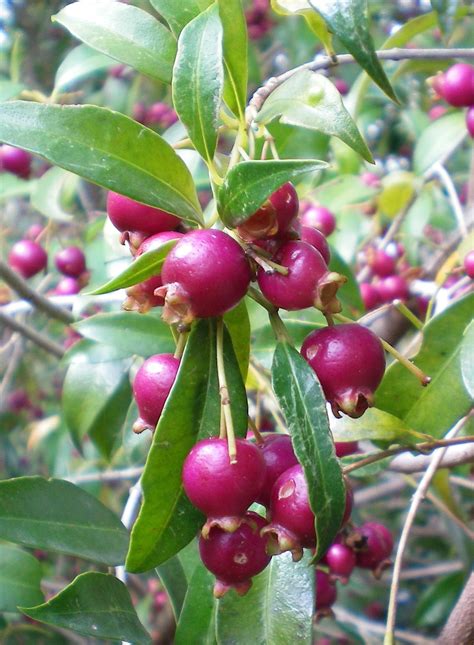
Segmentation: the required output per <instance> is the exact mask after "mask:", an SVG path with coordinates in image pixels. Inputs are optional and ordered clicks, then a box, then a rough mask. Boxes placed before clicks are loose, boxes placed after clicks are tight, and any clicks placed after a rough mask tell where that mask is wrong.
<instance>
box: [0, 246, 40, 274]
mask: <svg viewBox="0 0 474 645" xmlns="http://www.w3.org/2000/svg"><path fill="white" fill-rule="evenodd" d="M8 263H9V265H10V266H11V268H12V269H15V271H18V273H19V274H20V275H22V276H23V277H24V278H32V277H33V276H34V275H36V274H37V273H39V272H40V271H43V270H44V269H46V265H47V264H48V255H47V253H46V251H45V250H44V249H43V247H42V246H41V245H40V244H38V243H37V242H33V240H20V241H19V242H16V243H15V244H14V245H13V246H12V248H11V249H10V253H9V254H8Z"/></svg>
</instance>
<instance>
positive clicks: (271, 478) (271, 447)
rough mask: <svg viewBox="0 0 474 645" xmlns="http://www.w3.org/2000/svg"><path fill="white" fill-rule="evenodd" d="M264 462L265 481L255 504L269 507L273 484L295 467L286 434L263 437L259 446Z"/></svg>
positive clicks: (288, 438)
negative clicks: (262, 441)
mask: <svg viewBox="0 0 474 645" xmlns="http://www.w3.org/2000/svg"><path fill="white" fill-rule="evenodd" d="M259 448H260V450H261V452H262V456H263V459H264V461H265V467H266V468H265V481H264V483H263V486H262V490H261V491H260V494H259V496H258V497H257V502H259V504H263V505H264V506H269V504H270V496H271V492H272V488H273V484H274V483H275V482H276V480H277V479H278V477H279V476H280V475H281V474H282V473H284V472H285V471H286V470H288V468H291V466H296V464H297V463H298V460H297V459H296V456H295V453H294V450H293V446H292V443H291V438H290V437H289V435H286V434H277V433H272V434H268V435H265V440H264V443H263V445H261V446H259Z"/></svg>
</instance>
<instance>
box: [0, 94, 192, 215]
mask: <svg viewBox="0 0 474 645" xmlns="http://www.w3.org/2000/svg"><path fill="white" fill-rule="evenodd" d="M0 141H4V142H5V143H9V144H11V145H14V146H18V147H20V148H24V149H25V150H29V151H30V152H33V153H35V154H38V155H40V156H42V157H44V158H45V159H47V160H48V161H50V162H51V163H53V164H55V165H57V166H60V167H61V168H64V169H66V170H70V171H71V172H74V173H76V174H77V175H80V176H81V177H84V178H85V179H88V180H90V181H92V182H93V183H96V184H99V185H100V186H104V187H105V188H108V189H110V190H114V191H116V192H120V193H121V194H123V195H126V196H127V197H131V198H132V199H136V200H138V201H141V202H143V203H146V204H150V205H151V206H155V207H157V208H162V209H163V210H165V211H167V212H170V213H173V214H175V215H176V216H177V217H181V218H183V219H187V220H189V221H192V222H200V221H201V207H200V206H199V202H198V199H197V195H196V190H195V187H194V182H193V179H192V177H191V174H190V172H189V170H188V169H187V167H186V166H185V164H184V162H183V161H182V160H181V159H180V157H179V156H178V155H177V154H176V152H175V151H174V150H173V148H172V147H171V146H170V145H169V144H168V143H166V141H165V140H164V139H162V138H161V137H160V136H159V135H158V134H156V133H155V132H153V131H152V130H149V129H148V128H145V127H144V126H142V125H140V124H139V123H136V122H135V121H133V120H132V119H130V118H129V117H126V116H124V115H123V114H119V113H118V112H113V111H112V110H109V109H107V108H101V107H95V106H92V105H68V106H64V105H61V106H60V105H47V104H41V103H33V102H28V101H7V102H6V103H1V104H0Z"/></svg>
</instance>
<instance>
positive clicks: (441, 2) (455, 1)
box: [431, 0, 459, 36]
mask: <svg viewBox="0 0 474 645" xmlns="http://www.w3.org/2000/svg"><path fill="white" fill-rule="evenodd" d="M458 5H459V0H431V6H432V7H433V9H434V11H436V15H437V18H438V25H439V28H440V29H441V31H442V32H443V34H444V35H445V36H446V35H448V34H449V33H450V32H451V31H452V29H453V25H454V17H455V15H456V11H457V9H458Z"/></svg>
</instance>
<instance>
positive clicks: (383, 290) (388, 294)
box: [377, 275, 410, 302]
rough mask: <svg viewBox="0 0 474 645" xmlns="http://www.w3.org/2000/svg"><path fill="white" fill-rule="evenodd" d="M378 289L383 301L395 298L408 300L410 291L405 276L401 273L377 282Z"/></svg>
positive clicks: (390, 300) (391, 300)
mask: <svg viewBox="0 0 474 645" xmlns="http://www.w3.org/2000/svg"><path fill="white" fill-rule="evenodd" d="M377 290H378V292H379V294H380V297H381V299H382V302H393V301H394V300H408V298H409V296H410V293H409V291H408V284H407V281H406V280H405V278H402V276H401V275H391V276H388V278H384V279H383V280H380V282H378V283H377Z"/></svg>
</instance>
